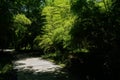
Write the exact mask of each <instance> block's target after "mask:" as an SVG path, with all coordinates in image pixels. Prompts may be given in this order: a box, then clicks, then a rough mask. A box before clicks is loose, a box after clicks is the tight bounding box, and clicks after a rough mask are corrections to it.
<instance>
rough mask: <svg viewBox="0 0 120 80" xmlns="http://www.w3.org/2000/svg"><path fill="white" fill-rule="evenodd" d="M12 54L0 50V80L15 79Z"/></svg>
mask: <svg viewBox="0 0 120 80" xmlns="http://www.w3.org/2000/svg"><path fill="white" fill-rule="evenodd" d="M13 59H14V57H13V55H12V54H11V53H10V52H8V51H5V52H3V51H1V52H0V80H16V78H17V76H16V71H15V70H13V64H12V60H13Z"/></svg>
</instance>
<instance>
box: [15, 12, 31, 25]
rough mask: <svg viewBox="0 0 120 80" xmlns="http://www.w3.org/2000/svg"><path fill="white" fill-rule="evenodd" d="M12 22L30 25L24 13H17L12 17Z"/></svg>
mask: <svg viewBox="0 0 120 80" xmlns="http://www.w3.org/2000/svg"><path fill="white" fill-rule="evenodd" d="M14 22H15V23H17V24H22V25H30V24H31V21H30V20H29V19H28V18H27V17H26V16H25V15H24V14H17V15H16V16H15V17H14Z"/></svg>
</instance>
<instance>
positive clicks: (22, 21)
mask: <svg viewBox="0 0 120 80" xmlns="http://www.w3.org/2000/svg"><path fill="white" fill-rule="evenodd" d="M31 23H32V22H31V21H30V19H28V18H27V17H26V16H25V15H24V14H17V15H15V16H14V29H13V30H14V32H15V38H14V39H15V40H14V43H15V44H14V46H15V47H18V46H19V44H21V43H22V40H23V39H24V38H25V35H26V34H27V32H28V27H27V26H28V25H31Z"/></svg>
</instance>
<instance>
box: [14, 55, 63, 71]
mask: <svg viewBox="0 0 120 80" xmlns="http://www.w3.org/2000/svg"><path fill="white" fill-rule="evenodd" d="M61 68H62V67H60V66H59V65H55V64H54V63H52V62H50V61H47V60H44V59H41V58H39V57H36V58H26V59H23V60H18V61H15V62H14V69H18V71H21V70H29V71H35V72H49V71H55V70H57V69H61Z"/></svg>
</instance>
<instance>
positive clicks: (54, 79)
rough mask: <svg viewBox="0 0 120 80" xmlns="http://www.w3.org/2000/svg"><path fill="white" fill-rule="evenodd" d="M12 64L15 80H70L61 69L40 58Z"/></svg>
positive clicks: (17, 61) (22, 60)
mask: <svg viewBox="0 0 120 80" xmlns="http://www.w3.org/2000/svg"><path fill="white" fill-rule="evenodd" d="M13 64H14V69H15V70H16V76H17V80H70V79H69V77H68V74H67V73H66V72H64V71H62V67H60V66H59V65H55V64H54V63H52V62H50V61H47V60H44V59H42V58H40V57H30V58H24V59H19V60H16V61H14V62H13Z"/></svg>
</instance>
